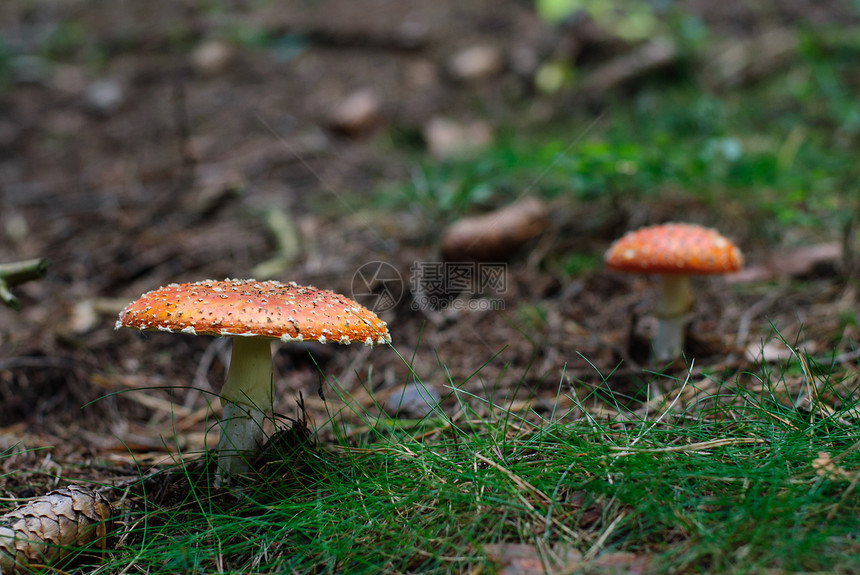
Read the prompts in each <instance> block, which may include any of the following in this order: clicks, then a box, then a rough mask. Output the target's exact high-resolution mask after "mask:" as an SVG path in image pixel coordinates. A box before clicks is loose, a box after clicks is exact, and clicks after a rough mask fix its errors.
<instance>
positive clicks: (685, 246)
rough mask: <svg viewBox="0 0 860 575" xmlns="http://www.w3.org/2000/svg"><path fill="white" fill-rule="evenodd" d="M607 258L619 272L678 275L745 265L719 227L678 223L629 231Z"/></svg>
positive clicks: (710, 271)
mask: <svg viewBox="0 0 860 575" xmlns="http://www.w3.org/2000/svg"><path fill="white" fill-rule="evenodd" d="M604 259H605V261H606V265H607V266H608V267H609V268H610V269H614V270H618V271H624V272H638V273H655V274H675V275H688V274H722V273H729V272H734V271H737V270H739V269H740V268H741V267H742V266H743V264H744V258H743V255H742V254H741V251H740V250H739V249H738V247H737V246H735V244H733V243H732V242H731V241H730V240H728V239H727V238H725V237H723V236H722V235H720V233H719V232H717V231H716V230H712V229H710V228H704V227H702V226H697V225H694V224H677V223H669V224H662V225H659V226H650V227H647V228H641V229H639V230H636V231H633V232H628V233H627V234H625V235H624V236H622V237H621V238H619V239H618V240H616V241H615V243H613V244H612V245H611V246H610V247H609V250H607V252H606V256H605V258H604Z"/></svg>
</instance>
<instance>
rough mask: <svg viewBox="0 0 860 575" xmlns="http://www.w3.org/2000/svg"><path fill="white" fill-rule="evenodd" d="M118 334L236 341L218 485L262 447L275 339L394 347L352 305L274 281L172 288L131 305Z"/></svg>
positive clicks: (374, 321) (381, 327)
mask: <svg viewBox="0 0 860 575" xmlns="http://www.w3.org/2000/svg"><path fill="white" fill-rule="evenodd" d="M121 327H132V328H137V329H139V330H141V331H144V330H149V331H169V332H181V333H187V334H191V335H218V336H220V335H224V336H232V338H233V352H232V356H231V359H230V369H229V372H228V374H227V381H226V383H225V384H224V387H223V388H222V389H221V401H222V403H223V405H224V414H223V417H222V421H221V437H220V438H219V440H218V447H217V449H218V475H219V479H228V478H229V477H231V476H234V475H237V474H239V473H242V472H244V471H246V470H247V469H248V466H247V462H246V460H245V458H244V455H245V452H253V451H257V450H258V449H259V448H260V446H261V444H262V442H263V418H264V416H265V413H266V412H267V411H268V410H270V409H271V408H272V347H271V342H272V340H274V339H277V340H280V341H282V342H291V341H319V342H320V343H326V342H329V341H331V342H335V343H343V344H349V343H352V342H363V343H365V344H366V345H374V344H385V343H390V341H391V338H390V336H389V334H388V328H387V327H386V324H385V322H384V321H382V320H380V319H379V318H378V317H377V316H376V315H375V314H374V313H373V312H371V311H369V310H367V309H365V308H364V307H362V306H361V305H359V304H358V303H356V302H355V301H353V300H351V299H348V298H346V297H344V296H342V295H339V294H336V293H334V292H330V291H326V290H321V289H317V288H315V287H310V286H309V287H303V286H299V285H297V284H296V283H295V282H290V283H288V284H283V283H281V282H277V281H264V282H258V281H256V280H230V279H228V280H224V281H213V280H205V281H201V282H196V283H185V284H170V285H168V286H166V287H162V288H159V289H157V290H153V291H151V292H148V293H145V294H143V295H142V296H141V297H140V298H139V299H138V300H136V301H134V302H132V303H130V304H129V305H128V306H126V308H125V309H124V310H122V311H121V312H120V314H119V320H117V322H116V329H119V328H121Z"/></svg>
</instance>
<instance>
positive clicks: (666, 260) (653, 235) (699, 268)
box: [604, 223, 744, 361]
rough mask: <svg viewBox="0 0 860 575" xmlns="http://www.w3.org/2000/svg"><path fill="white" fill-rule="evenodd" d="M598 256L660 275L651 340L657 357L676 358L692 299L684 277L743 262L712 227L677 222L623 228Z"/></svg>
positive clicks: (737, 266)
mask: <svg viewBox="0 0 860 575" xmlns="http://www.w3.org/2000/svg"><path fill="white" fill-rule="evenodd" d="M604 259H605V262H606V265H607V267H609V268H610V269H613V270H617V271H623V272H632V273H651V274H659V275H660V276H662V277H661V279H662V281H661V288H660V300H659V303H658V304H657V310H656V311H657V318H658V323H657V334H656V335H655V336H654V340H653V341H652V347H653V351H654V357H655V358H656V359H657V360H659V361H668V360H673V359H676V358H678V357H680V356H681V352H682V351H683V347H684V316H685V314H686V313H687V312H688V311H689V310H690V307H691V306H692V303H693V293H692V290H691V289H690V276H691V275H706V274H724V273H729V272H734V271H737V270H739V269H740V268H741V267H742V266H743V263H744V258H743V255H742V254H741V251H740V250H739V249H738V248H737V246H735V245H734V244H733V243H732V242H731V241H729V240H728V239H726V238H725V237H723V236H722V235H720V234H719V233H718V232H717V231H716V230H712V229H709V228H704V227H702V226H697V225H694V224H679V223H668V224H662V225H658V226H650V227H646V228H641V229H639V230H636V231H633V232H628V233H627V234H625V235H624V236H623V237H621V238H620V239H618V240H616V241H615V243H613V244H612V245H611V246H610V247H609V250H608V251H607V252H606V256H605V258H604Z"/></svg>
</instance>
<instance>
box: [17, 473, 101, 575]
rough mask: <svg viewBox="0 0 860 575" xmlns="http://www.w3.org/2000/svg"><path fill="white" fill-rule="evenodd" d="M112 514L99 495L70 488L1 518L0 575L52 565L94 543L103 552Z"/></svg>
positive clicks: (88, 490) (35, 501) (79, 487)
mask: <svg viewBox="0 0 860 575" xmlns="http://www.w3.org/2000/svg"><path fill="white" fill-rule="evenodd" d="M111 513H112V511H111V507H110V503H108V501H107V500H106V499H105V498H104V497H102V496H101V495H100V494H98V493H96V492H95V491H92V490H91V489H87V488H85V487H81V486H79V485H69V486H68V487H66V488H63V489H58V490H56V491H51V492H50V493H48V494H47V495H43V496H42V497H36V498H35V499H32V500H31V501H30V502H29V503H27V504H25V505H21V506H19V507H18V508H16V509H15V510H14V511H10V512H9V513H6V514H5V515H3V516H0V575H11V574H12V573H16V572H17V571H18V570H19V569H23V568H26V567H27V566H28V565H30V564H40V565H49V564H52V563H55V562H57V561H59V560H61V559H63V558H65V557H67V556H68V555H70V554H72V553H74V552H76V551H77V550H78V549H80V548H81V547H85V546H86V545H88V544H90V543H92V542H94V541H97V542H98V545H99V547H100V548H101V549H104V547H105V538H106V535H107V533H108V532H109V531H110V530H111V528H112V522H111Z"/></svg>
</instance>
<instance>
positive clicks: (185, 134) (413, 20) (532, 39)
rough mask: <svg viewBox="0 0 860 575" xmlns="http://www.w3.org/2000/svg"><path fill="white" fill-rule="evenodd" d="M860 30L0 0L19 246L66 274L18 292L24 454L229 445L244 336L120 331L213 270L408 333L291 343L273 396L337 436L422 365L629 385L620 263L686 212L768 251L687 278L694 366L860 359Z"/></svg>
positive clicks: (693, 20) (485, 4) (12, 380)
mask: <svg viewBox="0 0 860 575" xmlns="http://www.w3.org/2000/svg"><path fill="white" fill-rule="evenodd" d="M858 22H860V4H857V3H856V2H854V3H852V2H837V1H812V0H786V1H775V0H774V1H767V0H757V1H744V2H740V1H735V0H724V1H722V2H712V1H699V0H686V1H684V0H651V1H646V0H626V1H623V0H618V1H608V0H607V1H601V0H535V1H524V0H492V1H489V0H434V1H433V2H427V1H422V0H398V1H387V0H304V1H298V0H296V1H288V2H274V1H266V0H255V1H239V0H237V1H232V2H231V1H226V0H225V1H217V0H183V1H177V0H169V1H168V0H154V1H149V2H133V1H122V0H115V1H112V2H97V1H93V0H63V1H59V0H26V1H25V0H5V1H4V2H3V3H2V4H1V5H0V264H3V263H12V262H19V261H23V260H28V259H31V258H47V259H48V261H49V263H48V267H47V274H46V276H45V277H44V278H42V279H38V280H34V281H30V282H27V283H24V284H21V285H19V286H15V287H13V292H14V294H15V295H16V296H17V297H18V298H19V300H20V305H21V310H20V311H13V310H12V309H9V308H7V307H5V306H0V406H2V407H0V450H2V449H13V446H17V447H14V449H17V450H19V451H20V456H19V457H17V458H6V459H4V460H3V465H5V466H9V465H22V461H25V460H26V459H27V458H30V459H32V460H33V461H41V462H42V463H41V464H43V465H44V464H45V463H44V457H45V454H44V453H40V454H32V453H27V449H29V448H34V447H37V446H42V445H47V444H50V445H54V446H55V447H54V448H53V451H51V452H50V453H51V457H53V458H55V459H66V460H68V459H74V460H89V458H92V457H94V456H99V457H104V456H105V455H106V454H107V455H108V456H110V457H113V458H115V459H116V460H117V461H119V462H123V461H129V460H130V456H129V453H128V451H129V447H130V448H131V450H132V451H134V452H135V453H136V455H135V457H136V459H137V460H138V461H140V460H143V459H142V458H145V457H147V456H148V455H147V454H151V457H152V458H153V460H158V458H160V457H162V456H163V454H164V452H165V451H170V450H171V449H173V448H174V447H175V446H176V445H180V446H184V447H185V448H186V449H191V450H193V449H198V450H199V449H201V448H202V447H204V446H205V445H206V444H207V442H208V443H209V444H210V445H211V444H212V439H213V438H212V434H211V433H209V427H210V425H209V424H210V423H211V419H210V416H209V415H207V414H208V408H209V403H210V402H211V401H212V399H213V395H212V393H214V392H217V390H218V389H219V388H220V385H221V381H223V377H224V371H225V364H226V362H227V361H228V356H227V353H228V345H227V344H226V343H225V342H224V341H222V340H221V339H216V338H207V337H198V338H194V337H190V336H185V335H172V334H149V335H141V334H138V333H134V332H132V331H130V330H121V331H115V330H114V323H115V321H116V314H117V312H118V311H119V310H120V309H122V307H123V306H124V305H125V304H126V303H128V302H129V301H131V300H133V299H135V298H137V297H138V296H139V295H140V294H141V293H143V292H145V291H147V290H150V289H154V288H156V287H159V286H161V285H164V284H166V283H169V282H181V281H196V280H200V279H205V278H215V279H222V278H225V277H238V278H247V277H255V278H257V279H269V278H271V279H278V280H282V281H296V282H299V283H306V284H313V285H316V286H318V287H321V288H327V289H332V290H335V291H338V292H341V293H344V294H347V295H351V296H353V297H356V299H359V300H360V301H361V302H362V303H365V305H367V306H368V307H375V309H376V311H377V312H378V313H379V314H380V316H382V317H383V318H384V319H385V320H386V321H388V323H389V326H390V329H391V334H392V337H393V341H394V348H395V349H390V348H375V349H373V350H370V349H369V348H367V349H364V348H361V349H360V348H358V347H356V346H352V347H351V348H337V347H336V346H332V345H329V346H320V345H316V344H304V345H298V344H294V345H289V346H280V347H279V352H278V354H277V356H276V381H275V385H276V388H277V390H278V393H277V394H276V398H277V401H278V403H277V405H276V410H277V411H278V412H279V413H281V414H284V415H287V416H292V417H296V416H297V407H296V400H297V398H298V397H299V394H301V395H302V397H303V398H304V403H305V408H306V409H307V411H308V416H309V417H310V419H311V420H312V422H314V423H315V424H316V425H317V426H320V427H324V423H325V422H326V421H328V420H329V419H331V418H332V417H334V416H336V415H342V416H344V417H350V414H353V413H355V412H361V411H363V412H372V413H380V414H383V415H385V414H386V413H387V414H388V415H392V414H391V413H388V411H387V410H389V409H390V405H391V402H390V401H389V398H390V397H400V398H401V399H402V398H403V397H405V393H407V391H405V390H408V389H409V388H410V385H414V384H417V383H418V382H416V379H420V384H421V386H422V388H426V389H429V390H430V391H431V392H432V393H433V394H436V396H437V397H438V398H443V406H444V407H445V408H446V409H455V408H456V402H455V401H448V400H446V399H444V398H446V397H447V396H448V395H449V394H450V390H451V388H452V387H457V388H459V389H463V390H465V391H467V392H468V393H469V394H471V395H474V397H476V398H479V399H480V400H478V401H476V409H480V406H481V404H482V402H484V401H492V402H497V403H500V404H505V405H529V406H531V407H532V409H533V410H535V412H536V413H540V412H542V411H548V410H554V409H557V408H570V409H573V407H572V405H573V404H572V401H571V397H577V396H579V397H581V396H583V394H588V393H590V392H591V391H593V390H594V389H596V388H599V387H601V386H603V385H604V383H605V382H606V381H608V382H609V384H610V386H611V387H612V388H613V389H614V390H616V391H617V392H619V393H623V394H626V395H627V397H629V399H630V401H632V402H635V401H641V399H642V396H641V393H642V390H643V389H645V388H647V384H648V377H649V376H648V375H647V373H645V372H643V366H644V365H646V363H647V359H648V337H649V334H650V332H651V330H653V317H652V316H651V312H652V311H653V305H654V303H655V298H656V295H655V283H654V280H653V278H647V277H637V276H628V275H624V274H617V273H610V272H607V271H605V270H604V269H603V265H602V257H603V252H604V250H605V249H606V247H607V246H608V245H609V244H610V243H611V242H612V240H614V239H615V238H617V237H618V236H620V235H621V234H623V233H624V232H625V231H627V230H629V229H634V228H636V227H639V226H642V225H647V224H652V223H659V222H663V221H671V220H685V221H691V222H695V223H700V224H703V225H707V226H710V227H715V228H718V229H719V230H720V231H721V232H722V233H723V234H725V235H726V236H728V237H730V238H732V239H733V240H734V241H736V242H737V243H738V245H739V246H740V247H741V249H742V250H743V251H744V253H745V255H746V258H747V268H746V269H745V270H744V271H742V272H740V273H739V274H737V275H736V276H734V277H731V278H699V279H697V280H696V282H697V283H696V289H697V292H698V293H697V302H696V307H695V308H694V311H693V317H692V320H691V324H690V330H689V331H690V334H689V343H688V346H689V353H690V357H695V358H696V366H697V368H698V369H700V370H701V369H705V370H710V372H711V373H717V374H720V377H722V378H723V379H726V380H728V379H731V380H732V381H736V382H737V383H738V384H740V385H744V384H747V383H750V382H749V381H748V379H753V380H754V377H752V378H750V377H749V376H748V374H749V373H751V372H754V371H755V369H757V366H761V365H762V364H766V363H767V362H770V361H779V360H780V359H784V358H785V357H786V353H789V354H790V349H789V348H790V346H794V345H802V346H803V347H804V349H808V350H809V351H810V353H817V354H823V355H824V356H830V357H836V358H838V359H840V361H841V362H842V363H837V365H840V366H841V365H847V366H849V367H850V366H851V365H856V356H854V355H853V351H854V345H855V342H856V340H857V335H858V333H857V332H858V327H857V326H858V306H857V295H856V290H855V288H856V279H857V267H856V255H855V253H856V250H857V241H856V233H855V228H856V220H857V211H858V206H860V199H858V198H860V194H858V190H857V189H856V188H857V181H858V176H860V173H858V172H860V164H858V162H857V157H858V150H860V107H858V106H857V101H858V91H860V85H858V79H860V74H858V71H860V64H858V63H860V28H858ZM487 214H490V216H487ZM500 230H501V231H503V232H504V233H500ZM446 262H447V263H455V264H458V265H457V266H453V267H452V268H449V270H448V271H451V270H453V269H456V272H457V273H458V274H459V275H458V277H459V278H460V280H462V279H463V274H466V275H467V276H468V275H469V274H477V273H478V272H477V271H476V270H477V269H478V268H477V267H469V265H472V264H475V265H477V264H479V263H480V264H488V265H490V267H493V266H496V267H495V268H494V269H495V270H496V272H494V273H496V274H497V275H495V276H492V277H495V280H496V281H495V283H492V284H481V285H482V286H483V289H479V287H480V286H479V287H475V284H474V281H478V280H480V277H479V276H477V275H473V276H470V277H467V278H466V279H467V280H469V279H471V280H472V281H473V283H471V284H470V283H465V284H464V283H462V282H461V281H455V278H454V277H451V276H446V275H444V274H443V276H442V280H443V281H444V282H448V283H447V284H446V285H445V286H443V287H442V289H441V291H438V290H439V286H438V285H436V284H434V287H433V289H434V290H437V291H438V293H432V294H430V295H433V296H434V298H433V299H432V301H431V300H430V299H428V298H427V297H425V296H427V295H428V294H426V293H423V292H422V291H421V290H422V289H423V288H427V284H429V279H428V277H429V276H428V275H427V274H431V273H433V274H435V273H437V272H438V271H439V267H438V266H439V265H441V264H444V263H446ZM459 264H464V265H459ZM466 264H468V265H466ZM368 265H369V267H365V266H368ZM442 269H443V270H444V269H445V268H442ZM487 269H489V268H487ZM470 270H471V271H470ZM377 272H379V273H377ZM380 274H381V275H380ZM416 274H417V275H416ZM498 274H501V275H498ZM487 277H490V276H487ZM500 278H501V280H503V281H501V283H499V280H500ZM478 283H479V284H480V281H479V282H478ZM428 289H429V288H428ZM487 290H490V291H491V293H488V292H487ZM455 301H456V302H467V303H468V302H473V304H474V305H453V304H452V302H455ZM488 301H489V304H486V305H485V303H486V302H488ZM475 302H477V303H475ZM481 302H484V303H481ZM779 337H782V338H783V339H785V340H786V341H787V343H788V344H789V345H785V344H784V343H783V342H781V341H779ZM395 350H396V351H397V352H399V354H398V353H396V352H395ZM311 355H312V356H313V357H311ZM852 361H853V362H854V363H852ZM846 369H847V368H846ZM610 374H612V375H611V377H610ZM745 374H746V375H745ZM326 379H328V381H326ZM852 381H853V380H850V379H849V380H847V383H846V386H848V387H850V386H851V382H852ZM753 383H754V382H753ZM172 386H177V387H176V388H172ZM192 388H193V389H192ZM143 389H145V391H143ZM560 389H561V390H562V392H561V393H560V392H559V390H560ZM398 394H400V395H398ZM410 397H411V399H412V400H413V401H414V402H415V406H414V408H415V410H416V412H415V413H413V414H412V415H417V416H419V417H420V416H421V415H422V399H421V397H423V396H421V395H420V394H419V396H418V397H417V398H416V397H415V396H410ZM386 402H387V403H386ZM207 434H208V435H207Z"/></svg>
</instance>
